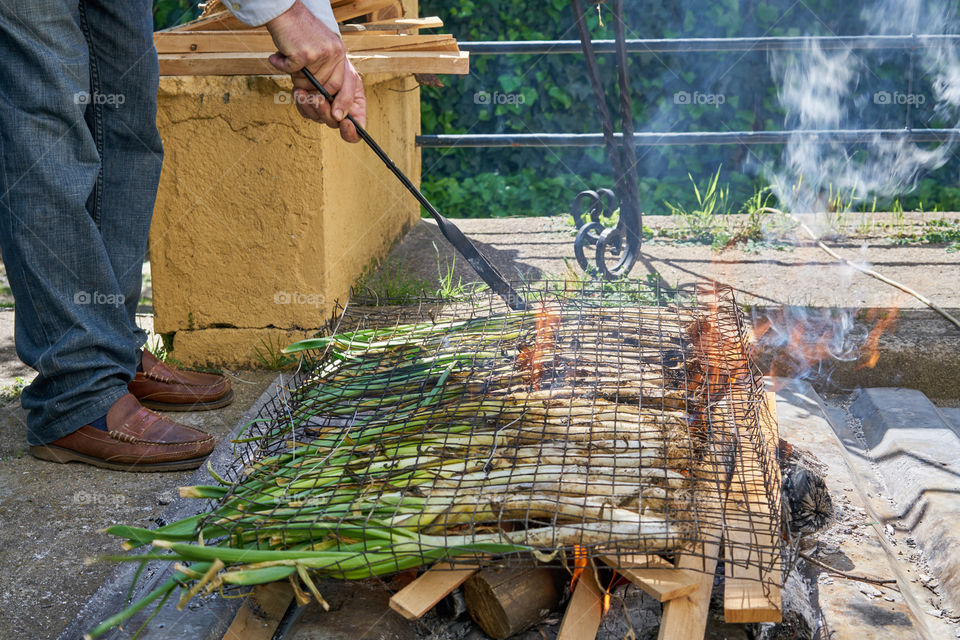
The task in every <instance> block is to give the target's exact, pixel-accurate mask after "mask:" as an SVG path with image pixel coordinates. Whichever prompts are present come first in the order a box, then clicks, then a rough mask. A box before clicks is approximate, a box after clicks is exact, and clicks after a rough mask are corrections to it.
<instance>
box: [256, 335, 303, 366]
mask: <svg viewBox="0 0 960 640" xmlns="http://www.w3.org/2000/svg"><path fill="white" fill-rule="evenodd" d="M285 346H286V344H284V343H283V342H281V340H280V338H279V336H278V337H276V338H274V337H271V336H267V337H266V338H260V344H258V345H254V347H253V355H254V358H256V360H257V362H258V363H259V364H260V367H259V368H261V369H269V370H270V371H281V370H283V369H291V368H293V367H295V366H296V365H297V363H298V362H299V358H297V357H294V356H290V355H287V354H285V353H284V352H283V348H284V347H285Z"/></svg>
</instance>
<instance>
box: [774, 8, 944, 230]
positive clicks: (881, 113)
mask: <svg viewBox="0 0 960 640" xmlns="http://www.w3.org/2000/svg"><path fill="white" fill-rule="evenodd" d="M862 18H863V21H864V24H865V26H866V33H867V34H869V35H899V36H902V35H911V34H926V35H948V34H951V33H956V32H957V11H956V8H955V6H953V5H952V4H951V3H948V2H944V1H941V0H877V1H875V2H871V3H868V4H867V6H866V7H865V8H864V9H863V12H862ZM905 61H908V62H907V64H905V65H904V64H903V63H904V62H905ZM901 65H902V66H901ZM898 67H899V68H898ZM771 68H772V74H773V77H774V79H775V80H776V81H777V82H778V86H779V98H780V102H781V104H782V106H783V108H784V110H785V111H786V114H787V116H786V122H785V128H787V129H796V130H817V129H898V128H903V127H904V126H906V125H907V124H908V122H909V121H908V119H907V118H910V120H914V121H913V122H912V125H913V127H914V128H930V124H931V123H932V122H936V121H941V122H943V123H945V124H946V125H947V126H956V125H957V123H958V112H960V58H958V53H957V48H956V46H955V45H954V44H953V43H950V42H942V43H941V44H937V45H936V46H930V47H922V48H918V49H916V50H915V52H914V53H913V54H912V55H911V54H907V53H904V52H902V51H894V50H879V49H877V50H866V51H854V50H852V49H842V50H836V51H826V50H823V49H822V48H821V47H820V46H819V45H818V44H817V43H816V42H815V41H812V40H811V41H810V43H809V44H808V45H807V46H806V47H805V49H804V50H803V51H800V52H795V53H787V54H777V55H774V56H772V63H771ZM891 69H892V70H894V71H893V73H891ZM891 75H892V76H893V77H894V78H895V80H894V82H896V83H899V84H898V85H897V86H889V85H887V84H885V82H888V81H887V80H885V78H890V77H891ZM917 120H920V121H917ZM953 146H954V142H945V143H942V144H937V145H934V146H932V147H931V146H928V145H922V144H918V143H914V142H911V141H910V140H908V139H907V137H906V136H905V135H904V136H896V137H892V138H881V137H880V136H874V137H873V139H872V140H871V141H869V142H866V143H864V144H861V145H856V146H850V145H847V144H844V143H839V142H832V141H830V140H829V139H824V138H820V139H814V138H810V137H807V136H803V135H797V136H795V137H794V138H793V139H792V140H791V141H790V142H789V143H788V144H787V146H786V149H785V150H784V153H783V155H782V157H781V159H780V161H779V162H778V163H777V165H776V166H774V167H770V166H768V167H767V169H766V172H765V173H766V176H767V178H768V179H769V181H770V183H771V185H772V187H773V190H774V193H775V195H776V196H777V198H778V200H779V201H780V203H781V205H782V206H783V207H784V208H785V209H787V210H789V211H792V212H794V213H795V214H800V215H805V216H808V219H806V220H805V221H806V222H807V223H808V224H809V225H810V226H811V227H812V228H814V229H815V230H817V231H818V232H821V233H824V232H826V231H828V230H829V229H828V226H829V225H828V224H827V217H826V216H824V215H823V214H824V213H826V212H827V211H828V210H829V209H831V208H832V207H834V206H835V204H834V203H831V202H830V199H831V197H834V196H836V194H838V193H839V194H846V197H847V198H851V197H854V196H855V197H857V198H858V199H860V200H867V199H871V198H873V197H874V196H876V197H878V198H885V197H890V196H895V195H898V194H902V193H906V192H909V191H910V190H912V189H913V188H914V187H915V186H916V184H917V181H918V180H919V179H920V178H921V177H922V176H923V175H925V174H927V173H929V172H930V171H933V170H935V169H938V168H939V167H941V166H943V164H944V163H946V162H947V161H948V160H949V159H950V157H951V153H952V151H953Z"/></svg>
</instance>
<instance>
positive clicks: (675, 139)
mask: <svg viewBox="0 0 960 640" xmlns="http://www.w3.org/2000/svg"><path fill="white" fill-rule="evenodd" d="M614 137H615V138H622V137H623V134H621V133H615V134H614ZM793 139H797V140H821V139H825V140H828V141H831V142H837V143H840V144H862V143H871V142H876V141H878V140H906V141H909V142H950V141H956V140H960V129H807V130H803V129H800V130H790V131H702V132H700V131H697V132H653V131H644V132H640V133H634V134H633V143H634V144H635V145H637V146H643V147H668V146H681V145H741V144H742V145H754V144H786V143H788V142H790V141H791V140H793ZM416 142H417V145H419V146H421V147H423V148H443V147H458V148H459V147H602V146H604V138H603V134H600V133H514V134H500V133H493V134H469V135H425V136H417V138H416Z"/></svg>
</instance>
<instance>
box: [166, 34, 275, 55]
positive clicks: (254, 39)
mask: <svg viewBox="0 0 960 640" xmlns="http://www.w3.org/2000/svg"><path fill="white" fill-rule="evenodd" d="M153 44H154V46H155V47H156V48H157V53H223V52H228V51H248V52H250V51H258V52H269V53H273V52H274V51H276V50H277V46H276V45H275V44H274V43H273V37H272V36H271V35H270V32H269V31H267V30H266V29H246V30H243V31H232V30H229V31H228V30H224V31H216V30H213V31H158V32H157V33H155V34H153Z"/></svg>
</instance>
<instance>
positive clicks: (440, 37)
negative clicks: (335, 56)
mask: <svg viewBox="0 0 960 640" xmlns="http://www.w3.org/2000/svg"><path fill="white" fill-rule="evenodd" d="M343 43H344V44H345V45H347V51H380V50H385V51H389V50H397V51H402V50H405V49H406V50H410V49H414V50H417V51H441V50H444V49H443V48H444V47H446V48H448V49H449V47H453V49H452V50H455V51H459V48H458V47H457V40H456V38H454V37H453V36H452V35H450V34H449V33H439V34H426V35H398V34H384V35H374V34H371V33H363V32H360V33H345V34H343Z"/></svg>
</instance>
